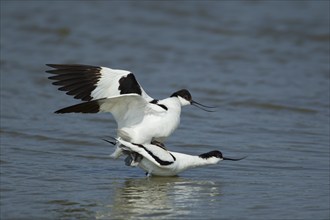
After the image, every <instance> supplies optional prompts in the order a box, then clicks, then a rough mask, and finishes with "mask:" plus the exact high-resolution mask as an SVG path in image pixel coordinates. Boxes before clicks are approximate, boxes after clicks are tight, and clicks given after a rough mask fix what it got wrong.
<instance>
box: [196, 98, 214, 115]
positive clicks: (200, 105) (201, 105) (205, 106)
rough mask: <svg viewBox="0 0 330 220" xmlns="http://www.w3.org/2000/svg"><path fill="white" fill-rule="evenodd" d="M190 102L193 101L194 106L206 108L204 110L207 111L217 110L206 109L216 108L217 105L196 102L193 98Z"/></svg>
mask: <svg viewBox="0 0 330 220" xmlns="http://www.w3.org/2000/svg"><path fill="white" fill-rule="evenodd" d="M190 103H191V104H192V105H193V106H196V107H197V108H199V109H202V110H204V111H206V112H215V111H213V110H209V109H205V108H216V107H213V106H207V105H203V104H201V103H198V102H196V101H194V100H191V102H190Z"/></svg>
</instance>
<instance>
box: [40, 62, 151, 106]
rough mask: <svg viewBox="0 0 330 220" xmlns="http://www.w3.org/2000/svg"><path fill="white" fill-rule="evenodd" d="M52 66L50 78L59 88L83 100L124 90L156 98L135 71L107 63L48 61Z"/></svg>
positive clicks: (124, 92) (90, 99) (124, 91)
mask: <svg viewBox="0 0 330 220" xmlns="http://www.w3.org/2000/svg"><path fill="white" fill-rule="evenodd" d="M46 65H47V66H49V67H51V68H53V69H52V70H47V71H46V72H47V73H50V74H53V76H50V77H49V79H51V80H54V82H53V84H54V85H56V86H60V88H59V90H61V91H66V94H68V95H71V96H74V98H76V99H80V100H82V101H92V100H98V99H103V98H110V97H114V96H119V95H123V94H138V95H140V96H142V97H143V98H144V99H145V100H146V101H148V102H150V101H152V100H153V98H151V97H150V96H149V95H148V94H147V93H146V92H145V91H144V90H143V88H142V87H141V86H140V84H139V83H138V81H137V80H136V78H135V76H134V74H133V73H131V72H129V71H126V70H116V69H110V68H107V67H99V66H90V65H81V64H46Z"/></svg>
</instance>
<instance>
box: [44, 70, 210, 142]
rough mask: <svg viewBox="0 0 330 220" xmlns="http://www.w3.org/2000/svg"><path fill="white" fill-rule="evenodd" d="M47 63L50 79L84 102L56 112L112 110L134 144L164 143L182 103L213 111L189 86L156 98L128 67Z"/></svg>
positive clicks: (121, 130) (175, 124)
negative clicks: (115, 67) (190, 91)
mask: <svg viewBox="0 0 330 220" xmlns="http://www.w3.org/2000/svg"><path fill="white" fill-rule="evenodd" d="M47 66H49V67H52V68H53V69H52V70H47V71H46V72H48V73H51V74H53V76H50V77H49V79H51V80H54V82H53V84H54V85H57V86H60V88H59V90H61V91H67V92H66V94H68V95H71V96H74V98H76V99H80V100H82V101H84V102H83V103H80V104H76V105H73V106H69V107H66V108H63V109H60V110H57V111H56V112H55V113H71V112H77V113H98V112H110V113H112V115H113V116H114V119H115V120H116V122H117V125H118V129H117V132H118V136H119V137H122V138H123V139H125V140H127V141H130V142H133V143H138V144H144V143H151V142H152V141H159V142H163V141H164V140H165V138H166V137H168V136H169V135H171V134H172V133H173V131H174V130H175V129H176V128H177V127H178V125H179V123H180V114H181V107H182V106H186V105H195V106H197V107H199V108H201V109H203V110H205V111H210V110H207V109H204V108H202V107H205V108H208V106H204V105H201V104H200V103H198V102H195V101H193V100H192V98H191V94H190V93H189V91H188V90H186V89H182V90H179V91H177V92H174V93H173V94H172V95H171V96H170V97H168V98H165V99H162V100H156V99H153V98H151V97H150V96H149V95H148V94H147V93H146V92H145V91H144V89H143V88H142V87H141V85H140V84H139V83H138V81H137V80H136V78H135V76H134V74H133V73H131V72H129V71H126V70H117V69H110V68H107V67H99V66H90V65H80V64H68V65H66V64H47ZM201 106H202V107H201ZM211 108H212V107H211Z"/></svg>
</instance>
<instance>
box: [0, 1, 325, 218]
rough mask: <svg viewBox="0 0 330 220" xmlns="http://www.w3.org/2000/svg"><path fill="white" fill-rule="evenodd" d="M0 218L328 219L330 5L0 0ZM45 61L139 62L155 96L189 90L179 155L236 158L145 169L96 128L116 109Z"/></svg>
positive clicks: (134, 66)
mask: <svg viewBox="0 0 330 220" xmlns="http://www.w3.org/2000/svg"><path fill="white" fill-rule="evenodd" d="M0 22H1V32H0V33H1V45H0V46H1V59H0V62H1V75H0V76H1V157H0V164H1V188H0V190H1V212H0V213H1V219H78V218H79V219H328V218H329V193H330V192H329V78H330V77H329V36H330V35H329V1H15V0H13V1H1V20H0ZM46 63H80V64H90V65H102V66H108V67H111V68H117V69H125V70H130V71H132V72H133V73H134V74H135V75H136V77H137V78H138V80H139V82H140V83H141V84H142V85H143V87H144V88H145V90H146V91H147V92H148V93H149V94H150V95H151V96H153V97H154V98H165V97H167V96H169V95H170V94H171V93H172V92H174V91H176V90H179V89H181V88H187V89H189V90H190V91H191V93H192V95H193V98H194V99H195V100H196V101H198V102H201V103H203V104H206V105H213V106H217V111H216V112H215V113H206V112H204V111H201V110H199V109H197V108H195V107H193V106H189V107H185V108H184V109H183V112H182V121H181V125H180V127H179V129H178V130H177V131H176V132H175V133H174V134H173V135H172V136H171V137H170V138H169V139H168V140H167V142H166V146H167V147H168V148H169V149H170V150H173V151H179V152H184V153H190V154H200V153H204V152H207V151H210V150H215V149H217V150H220V151H222V153H223V154H224V155H225V156H228V157H240V156H245V155H247V156H248V157H247V158H246V159H245V160H242V161H239V162H230V161H224V162H222V163H220V164H218V165H215V166H209V167H204V168H200V169H196V170H190V171H187V172H185V173H182V174H181V175H180V176H179V177H173V178H149V179H148V178H146V177H144V172H143V171H142V170H140V169H137V168H135V169H134V168H129V167H126V166H125V165H124V162H123V161H122V160H111V159H110V158H109V157H108V155H109V154H111V153H112V151H113V147H112V146H110V145H109V144H107V143H106V142H104V141H102V140H101V139H102V138H106V137H109V136H113V135H115V129H116V124H115V122H114V120H113V119H112V116H111V115H110V114H94V115H93V114H92V115H80V114H67V115H56V114H53V112H54V111H55V110H57V109H59V108H62V107H65V106H69V105H72V104H75V103H77V100H74V99H72V97H69V96H67V95H65V94H64V93H63V92H60V91H57V88H56V87H54V86H53V85H51V82H50V80H48V79H47V77H48V75H47V74H46V73H45V72H44V71H45V70H47V67H46V66H45V64H46Z"/></svg>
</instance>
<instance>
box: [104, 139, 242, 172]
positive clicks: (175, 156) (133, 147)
mask: <svg viewBox="0 0 330 220" xmlns="http://www.w3.org/2000/svg"><path fill="white" fill-rule="evenodd" d="M105 141H107V142H109V143H111V144H114V145H116V150H115V152H114V153H113V154H112V155H111V157H112V158H114V159H117V158H119V157H120V156H122V155H128V157H127V158H126V160H125V161H126V165H129V166H139V167H140V168H141V169H143V170H145V171H146V173H147V175H148V176H151V175H155V176H176V175H177V174H179V173H181V172H183V171H185V170H187V169H191V168H194V167H200V166H206V165H212V164H217V163H218V162H220V161H222V160H233V161H238V160H241V159H243V158H239V159H232V158H227V157H223V156H222V153H221V152H220V151H218V150H214V151H210V152H207V153H204V154H200V155H189V154H183V153H178V152H172V151H168V150H166V149H165V148H164V146H163V145H159V144H136V143H131V142H128V141H124V140H123V139H121V138H117V139H116V142H112V141H108V140H105Z"/></svg>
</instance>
